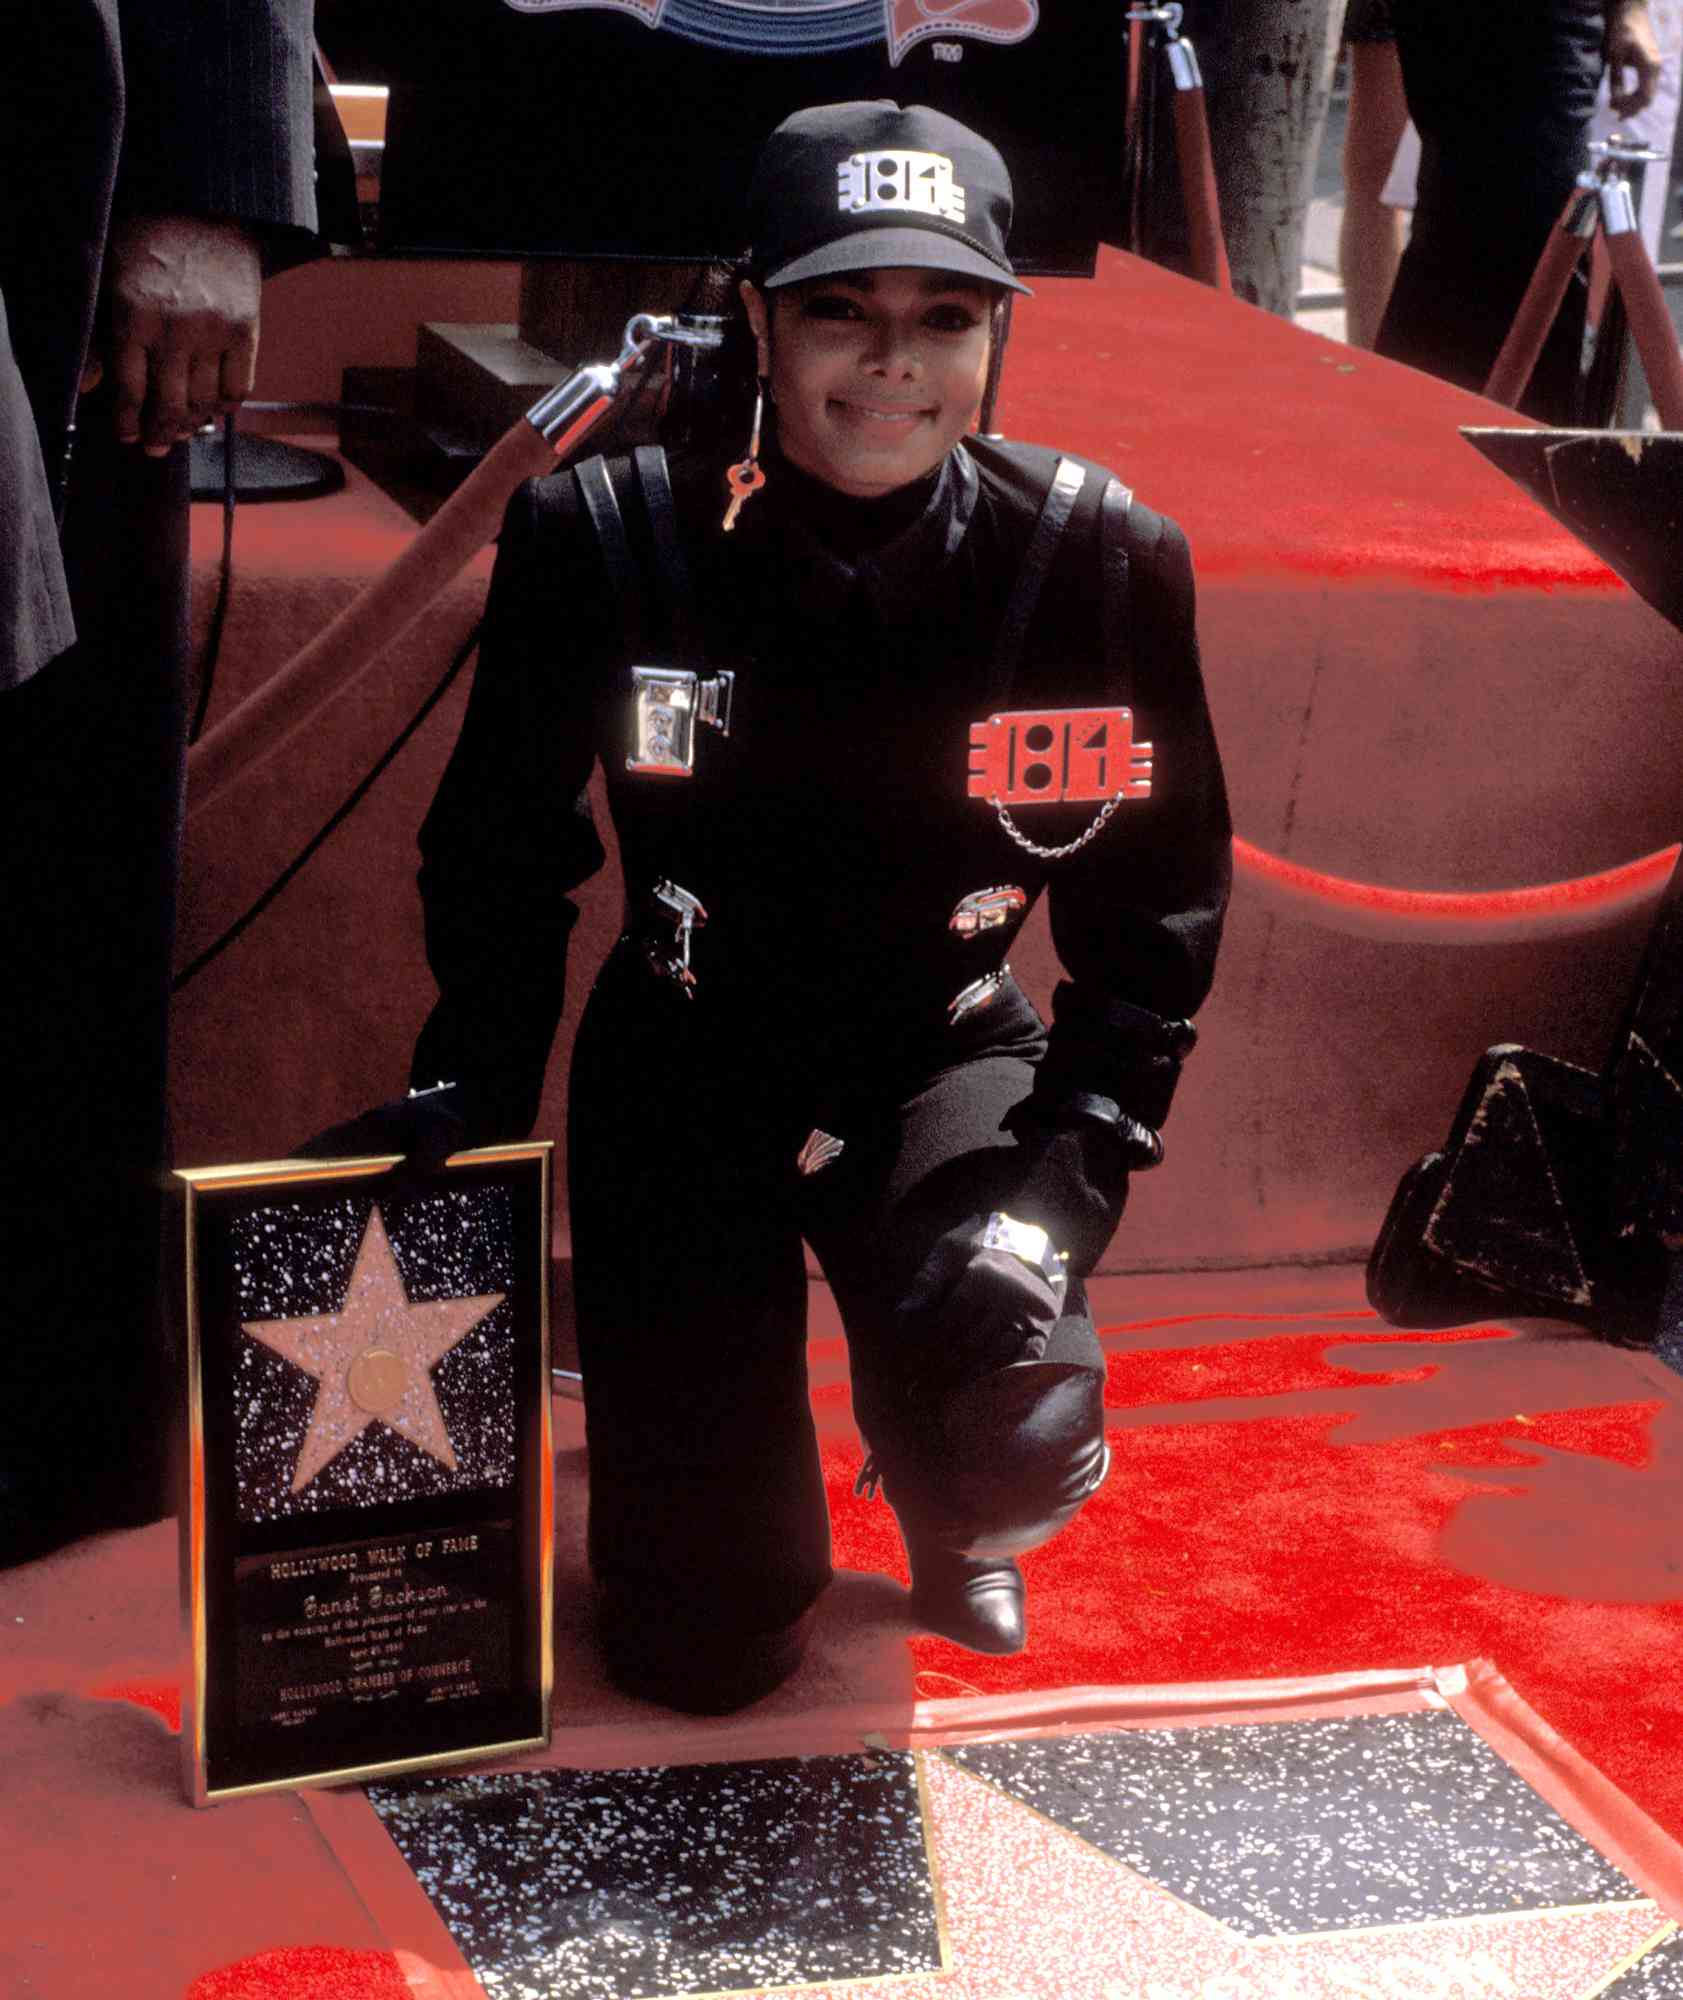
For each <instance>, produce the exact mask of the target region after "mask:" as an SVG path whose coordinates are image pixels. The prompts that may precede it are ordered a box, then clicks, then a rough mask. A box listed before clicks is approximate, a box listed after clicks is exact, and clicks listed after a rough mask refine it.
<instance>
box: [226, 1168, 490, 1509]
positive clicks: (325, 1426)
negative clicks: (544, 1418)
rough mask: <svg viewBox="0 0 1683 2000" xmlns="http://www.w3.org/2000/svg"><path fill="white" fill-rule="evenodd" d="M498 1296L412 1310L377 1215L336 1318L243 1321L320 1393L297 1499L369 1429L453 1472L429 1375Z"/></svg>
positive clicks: (299, 1467) (298, 1469) (297, 1473)
mask: <svg viewBox="0 0 1683 2000" xmlns="http://www.w3.org/2000/svg"><path fill="white" fill-rule="evenodd" d="M503 1296H504V1295H503V1294H502V1293H501V1292H486V1293H482V1294H481V1295H480V1296H479V1297H477V1298H470V1299H438V1300H436V1301H430V1302H428V1303H426V1304H422V1305H411V1304H410V1302H409V1296H408V1294H407V1293H406V1292H405V1291H404V1289H403V1276H402V1273H401V1272H400V1271H399V1270H398V1268H397V1260H396V1258H395V1257H394V1256H393V1255H392V1246H391V1242H390V1239H389V1238H388V1237H387V1235H386V1225H385V1221H384V1219H383V1218H382V1216H381V1214H380V1210H379V1208H378V1206H376V1207H375V1208H374V1210H373V1212H372V1213H371V1214H370V1215H369V1218H368V1227H367V1229H366V1230H365V1231H364V1232H363V1238H362V1242H361V1244H360V1246H359V1247H358V1249H357V1255H356V1267H355V1269H354V1270H353V1271H352V1272H351V1282H350V1288H349V1290H348V1291H347V1292H346V1295H345V1303H344V1305H343V1306H342V1307H341V1308H340V1309H339V1311H338V1312H336V1313H313V1314H311V1315H310V1316H309V1317H308V1318H305V1319H265V1320H247V1321H245V1322H243V1325H244V1330H245V1331H246V1332H247V1333H249V1334H250V1335H251V1336H252V1337H253V1339H255V1340H260V1341H262V1343H263V1344H264V1346H265V1347H270V1348H273V1349H274V1351H275V1353H277V1354H279V1355H281V1356H283V1357H284V1358H285V1359H286V1360H288V1361H290V1362H291V1363H292V1364H293V1365H294V1366H295V1367H298V1368H302V1369H303V1370H304V1372H305V1374H307V1375H313V1376H314V1377H315V1378H316V1381H317V1383H318V1384H319V1385H320V1386H319V1387H318V1389H317V1391H316V1401H315V1408H314V1409H313V1410H312V1411H311V1412H310V1427H309V1429H308V1430H307V1431H306V1432H305V1434H304V1442H303V1445H302V1447H301V1448H300V1450H299V1453H298V1462H297V1464H296V1466H295V1467H294V1469H293V1474H292V1490H293V1492H294V1493H301V1492H302V1491H303V1490H304V1488H305V1487H306V1486H308V1485H309V1483H310V1481H311V1480H312V1479H314V1478H315V1477H316V1475H317V1473H319V1472H320V1471H321V1470H322V1468H323V1467H324V1466H325V1465H328V1464H329V1463H331V1461H332V1460H333V1459H335V1458H336V1457H337V1456H338V1455H339V1453H340V1452H342V1451H343V1450H344V1449H345V1447H346V1446H347V1445H348V1444H350V1443H352V1442H353V1441H354V1440H355V1439H356V1438H358V1437H360V1436H361V1435H362V1433H363V1432H364V1431H365V1430H366V1429H367V1428H368V1426H369V1425H370V1424H372V1423H375V1422H379V1423H383V1424H388V1425H390V1427H391V1428H392V1429H393V1430H394V1431H398V1432H400V1433H401V1434H402V1435H403V1436H404V1437H406V1438H408V1439H409V1441H410V1443H411V1444H416V1445H419V1446H420V1448H421V1449H422V1450H423V1451H425V1452H429V1453H431V1455H432V1456H433V1457H434V1458H436V1459H437V1460H438V1461H439V1463H440V1464H441V1465H445V1466H447V1467H448V1468H449V1469H450V1470H451V1471H452V1472H454V1471H455V1469H456V1454H455V1451H454V1450H453V1448H452V1447H451V1443H450V1436H449V1433H448V1431H447V1430H446V1429H445V1424H444V1413H443V1411H442V1410H440V1408H439V1407H438V1397H437V1395H436V1393H435V1392H434V1389H433V1385H432V1374H431V1370H432V1368H433V1365H434V1364H435V1363H436V1362H438V1361H440V1360H442V1359H443V1357H444V1356H445V1355H446V1354H448V1353H449V1352H450V1350H451V1348H453V1347H454V1346H455V1345H456V1343H457V1342H458V1341H459V1340H462V1339H464V1338H465V1337H466V1335H468V1334H469V1333H471V1332H472V1331H473V1329H474V1327H476V1326H477V1325H478V1324H479V1322H480V1321H481V1320H482V1319H484V1318H485V1317H486V1315H487V1314H489V1313H491V1312H492V1311H494V1310H495V1309H496V1307H498V1306H499V1305H501V1304H502V1302H503Z"/></svg>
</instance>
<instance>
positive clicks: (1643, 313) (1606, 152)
mask: <svg viewBox="0 0 1683 2000" xmlns="http://www.w3.org/2000/svg"><path fill="white" fill-rule="evenodd" d="M1590 151H1591V152H1592V153H1596V154H1599V155H1600V161H1599V164H1598V165H1597V166H1594V167H1591V168H1589V169H1588V170H1587V171H1585V172H1584V173H1582V174H1580V175H1579V176H1578V180H1577V185H1576V186H1575V187H1574V188H1573V190H1572V194H1571V196H1570V198H1569V199H1568V201H1567V203H1566V207H1565V210H1564V211H1563V212H1562V215H1561V218H1560V221H1559V222H1558V223H1557V224H1556V225H1555V227H1554V229H1553V230H1552V231H1551V233H1550V235H1549V240H1548V242H1547V243H1545V244H1544V246H1543V254H1542V256H1541V257H1540V258H1539V259H1538V262H1537V268H1536V270H1535V271H1534V272H1533V273H1532V277H1531V282H1530V284H1529V285H1528V286H1527V287H1526V290H1525V297H1524V298H1523V299H1522V300H1521V301H1520V306H1519V311H1518V312H1517V313H1516V314H1515V315H1514V323H1513V325H1512V327H1510V328H1509V330H1508V337H1507V339H1506V340H1504V341H1503V343H1502V350H1501V352H1500V353H1499V354H1498V355H1497V357H1496V362H1495V366H1494V367H1493V368H1492V369H1491V371H1490V374H1489V377H1488V379H1487V380H1486V382H1485V385H1484V393H1485V395H1486V396H1488V397H1489V398H1490V400H1491V401H1492V402H1493V403H1502V404H1504V405H1506V407H1507V408H1509V409H1513V408H1515V407H1516V406H1517V404H1518V402H1519V399H1520V397H1521V396H1523V395H1524V393H1525V389H1526V384H1527V383H1528V382H1529V381H1530V380H1531V371H1532V370H1533V369H1534V368H1535V367H1536V365H1537V357H1538V355H1539V354H1540V353H1541V352H1542V349H1543V342H1544V341H1545V340H1546V339H1547V338H1548V332H1549V328H1550V327H1551V326H1552V325H1553V324H1554V316H1555V314H1556V313H1557V312H1558V311H1559V309H1560V302H1561V300H1562V299H1563V298H1564V297H1565V296H1566V287H1567V285H1568V284H1569V283H1570V282H1571V278H1572V272H1573V270H1574V269H1575V268H1576V266H1577V263H1578V260H1579V258H1580V257H1581V256H1582V255H1583V252H1584V246H1585V245H1586V244H1587V243H1590V242H1591V241H1592V239H1594V238H1595V237H1596V236H1597V235H1598V234H1599V236H1600V239H1601V243H1602V247H1603V248H1604V250H1605V252H1606V256H1607V262H1608V265H1609V268H1610V270H1611V273H1612V279H1611V287H1610V289H1612V288H1616V289H1617V292H1618V295H1619V298H1620V299H1621V300H1622V302H1623V304H1624V309H1625V313H1626V316H1627V317H1628V319H1629V321H1630V328H1631V333H1632V336H1633V338H1634V339H1635V341H1636V351H1637V353H1638V354H1639V355H1640V356H1641V357H1642V367H1643V370H1644V372H1645V373H1646V375H1647V377H1648V386H1649V388H1650V389H1651V390H1652V392H1653V397H1654V406H1655V408H1656V409H1657V410H1658V411H1659V415H1660V422H1661V423H1662V425H1663V426H1664V427H1665V428H1666V429H1667V430H1668V431H1675V430H1683V356H1680V355H1679V352H1678V344H1677V334H1676V332H1675V330H1674V328H1673V327H1672V323H1671V314H1670V313H1669V312H1668V311H1667V309H1666V303H1665V294H1664V293H1663V292H1662V291H1661V289H1660V281H1659V278H1658V277H1657V276H1656V275H1655V272H1654V267H1653V265H1652V263H1651V262H1650V261H1649V258H1648V251H1647V248H1646V246H1645V245H1644V243H1643V241H1642V233H1641V230H1640V229H1639V228H1638V226H1637V217H1636V204H1635V202H1634V201H1633V199H1632V198H1631V191H1630V181H1629V179H1628V178H1627V177H1626V175H1625V173H1624V171H1623V169H1624V168H1625V167H1626V166H1631V165H1635V164H1636V163H1637V162H1638V161H1653V160H1658V159H1660V158H1661V157H1662V156H1661V155H1660V154H1659V153H1656V152H1653V151H1651V150H1650V149H1649V148H1647V147H1645V146H1634V145H1630V144H1628V143H1627V142H1626V141H1625V140H1624V139H1622V138H1621V137H1620V136H1619V134H1618V133H1616V132H1615V133H1614V134H1613V136H1612V138H1611V139H1605V140H1596V141H1595V142H1594V143H1593V144H1592V145H1591V147H1590Z"/></svg>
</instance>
